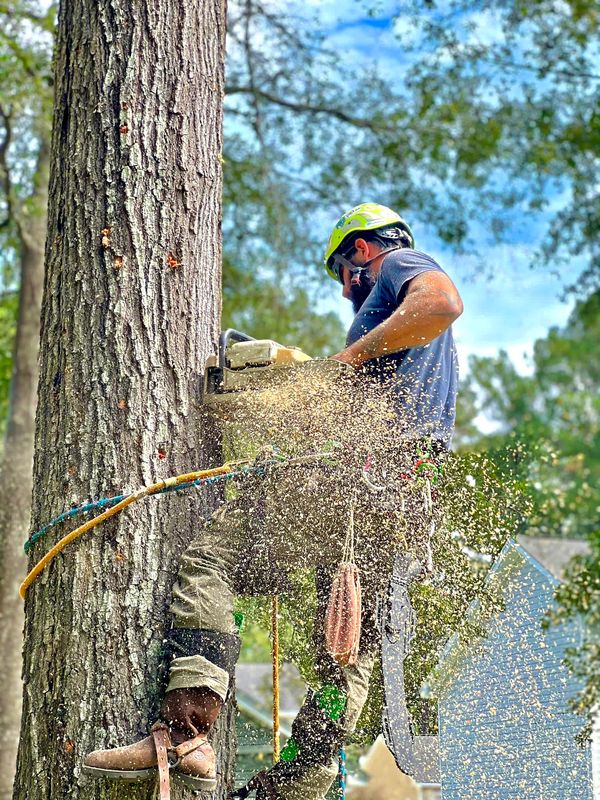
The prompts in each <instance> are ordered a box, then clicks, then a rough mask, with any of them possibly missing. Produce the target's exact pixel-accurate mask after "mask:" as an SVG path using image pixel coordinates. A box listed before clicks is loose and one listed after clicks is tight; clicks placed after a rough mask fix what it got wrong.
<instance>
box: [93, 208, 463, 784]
mask: <svg viewBox="0 0 600 800" xmlns="http://www.w3.org/2000/svg"><path fill="white" fill-rule="evenodd" d="M413 247H414V241H413V236H412V233H411V231H410V228H409V227H408V225H407V224H406V223H405V222H404V221H403V220H402V218H401V217H400V216H399V215H398V214H396V213H395V212H393V211H392V210H390V209H389V208H386V207H385V206H381V205H378V204H375V203H364V204H362V205H360V206H357V207H356V208H353V209H351V210H350V211H349V212H347V213H346V214H344V216H343V217H342V218H341V219H340V220H339V221H338V223H337V225H336V226H335V228H334V230H333V232H332V234H331V237H330V239H329V243H328V246H327V250H326V253H325V268H326V270H327V272H328V274H329V275H330V276H331V277H333V278H335V279H336V280H339V281H340V282H341V283H342V285H343V296H344V297H345V298H347V299H350V300H351V301H352V304H353V307H354V311H355V313H356V316H355V318H354V321H353V323H352V325H351V327H350V330H349V333H348V338H347V347H346V348H345V349H344V350H343V351H341V352H340V353H337V354H336V355H334V356H332V358H333V359H336V360H338V361H343V362H345V363H347V364H350V365H352V366H353V367H355V368H356V369H357V376H360V379H362V377H365V378H367V377H368V378H370V379H372V380H375V381H380V382H381V383H382V385H384V386H385V387H386V388H387V389H391V390H392V394H393V398H394V399H393V402H394V410H395V420H396V422H395V423H394V424H395V426H396V427H397V428H398V429H401V430H402V433H403V437H404V440H405V443H406V446H405V447H404V448H403V452H402V453H400V454H398V453H395V454H394V457H395V459H396V464H395V469H396V471H397V472H398V473H400V472H402V471H403V470H406V468H407V466H408V467H409V468H410V466H411V465H412V463H414V457H415V453H416V452H417V450H418V447H419V446H420V445H421V444H422V443H423V442H427V444H428V446H429V447H430V449H431V448H432V447H433V449H434V450H436V451H442V450H443V449H445V448H447V447H448V445H449V442H450V438H451V435H452V430H453V426H454V417H455V401H456V390H457V363H456V355H455V351H454V344H453V339H452V333H451V328H450V325H451V323H452V322H453V321H454V320H455V319H456V318H457V317H458V316H459V315H460V314H461V313H462V302H461V299H460V297H459V294H458V292H457V290H456V288H455V286H454V284H453V283H452V281H451V280H450V278H449V277H448V276H447V275H446V274H445V273H444V272H443V271H442V269H441V268H440V266H439V265H438V264H437V263H436V262H435V261H434V260H433V259H432V258H431V257H430V256H428V255H426V254H425V253H421V252H418V251H416V250H414V249H413ZM361 457H362V456H361ZM384 457H385V456H384ZM296 469H297V474H296V475H295V476H292V478H291V479H290V481H291V483H290V482H288V484H286V483H285V482H283V483H282V481H281V480H280V479H278V478H277V477H273V479H272V480H270V479H269V476H267V479H266V480H265V479H264V478H261V479H258V478H257V479H251V481H256V482H255V483H254V484H251V485H250V487H249V488H248V487H247V486H246V487H245V490H244V491H242V492H240V494H239V496H238V497H237V498H236V499H235V500H233V501H231V502H229V503H227V504H226V505H225V506H223V507H222V508H221V509H219V511H217V513H216V514H215V515H213V517H212V519H211V520H210V521H209V522H208V523H207V525H206V526H205V528H204V529H203V530H202V531H201V532H200V534H199V536H198V537H197V538H196V539H195V540H194V541H193V542H192V544H191V545H190V547H189V548H188V550H187V551H186V553H185V554H184V556H183V557H182V560H181V565H180V569H179V576H178V580H177V583H176V584H175V586H174V589H173V600H172V605H171V612H172V615H173V627H172V628H171V630H170V631H169V632H168V640H167V650H168V655H169V656H170V659H171V660H170V666H169V683H168V686H167V691H166V693H165V696H164V700H163V703H162V705H161V708H160V720H159V722H157V723H155V725H154V726H153V728H152V732H151V735H150V736H148V737H147V738H146V739H144V740H142V741H140V742H137V743H135V744H133V745H129V746H126V747H121V748H114V749H110V750H99V751H95V752H93V753H90V754H89V755H88V756H87V757H86V759H85V760H84V767H83V771H84V773H87V774H90V775H94V776H99V777H108V778H117V779H125V780H140V779H143V778H145V777H151V776H153V775H156V770H157V766H158V768H159V776H160V778H161V781H160V787H161V800H163V799H164V798H168V797H169V788H168V773H169V768H168V765H167V764H168V761H170V763H171V773H172V774H173V776H174V777H175V778H177V779H179V780H181V781H182V782H184V783H186V784H187V785H188V786H190V787H192V788H194V789H196V790H205V791H206V790H211V789H214V788H215V786H216V776H215V756H214V752H213V750H212V747H211V745H210V744H209V743H208V740H207V738H206V737H207V733H208V731H209V729H210V728H211V726H212V724H213V722H214V721H215V720H216V718H217V716H218V714H219V712H220V710H221V708H222V706H223V703H224V701H225V700H226V698H227V694H228V691H229V686H230V682H231V676H232V675H233V672H234V668H235V663H236V661H237V658H238V655H239V650H240V640H239V636H238V631H237V628H236V624H235V619H234V614H233V610H234V609H233V603H234V598H235V595H236V594H243V593H251V594H263V593H264V594H271V593H276V592H280V591H282V590H284V589H285V585H286V580H287V573H286V568H287V569H288V570H289V568H290V565H294V567H303V566H308V567H316V582H317V599H318V606H317V613H316V619H315V668H316V671H317V673H318V675H319V678H320V679H321V680H322V682H323V687H322V689H321V691H319V692H317V693H314V692H309V694H308V696H307V698H306V700H305V703H304V705H303V706H302V708H301V709H300V711H299V713H298V716H297V718H296V720H295V721H294V724H293V727H292V737H293V738H292V739H291V740H290V741H289V742H288V745H287V746H286V748H284V751H283V752H282V758H281V760H280V762H279V763H278V764H276V765H275V766H273V767H272V768H271V769H270V770H268V771H267V772H265V773H261V776H260V780H258V781H257V798H259V800H269V798H274V800H280V799H281V798H283V800H322V799H323V798H324V796H325V794H326V792H327V790H328V788H329V786H330V785H331V783H332V781H333V779H334V778H335V775H336V765H335V762H334V756H335V753H336V752H337V750H338V749H339V747H340V745H341V744H342V743H343V741H344V740H345V738H346V737H347V736H348V734H349V733H351V732H352V731H353V730H354V727H355V725H356V722H357V720H358V717H359V715H360V712H361V710H362V707H363V704H364V702H365V700H366V697H367V690H368V684H369V677H370V674H371V671H372V667H373V662H374V654H375V650H376V648H377V646H378V642H379V624H378V614H377V601H378V598H380V597H381V596H382V594H384V593H385V591H386V588H387V585H388V582H389V578H390V574H391V570H392V568H393V563H394V557H395V555H396V553H397V552H398V549H399V548H400V547H401V546H402V543H403V542H404V544H406V540H407V530H408V528H410V529H411V530H412V529H413V528H416V527H419V525H420V523H421V520H420V512H419V510H415V511H414V513H413V514H412V518H411V524H410V525H407V523H406V519H405V517H406V514H405V513H404V509H405V506H404V499H403V498H400V497H399V496H396V495H394V496H391V497H388V498H387V500H386V503H385V504H384V505H383V506H382V507H378V506H377V503H375V502H374V501H373V498H372V497H362V496H360V494H357V492H356V490H355V487H354V486H351V485H350V483H351V478H350V475H351V474H354V473H353V469H354V466H351V467H350V468H349V472H348V476H349V477H348V479H347V480H345V478H344V474H343V473H342V474H341V473H340V471H339V469H338V470H332V469H328V468H327V467H326V466H320V467H319V468H318V469H313V468H312V467H306V466H304V467H300V466H299V467H297V468H296ZM290 485H292V486H296V487H298V486H299V487H302V491H301V492H294V491H292V492H290V491H289V486H290ZM324 501H325V502H324ZM349 507H351V508H352V513H351V514H350V519H351V520H352V523H351V524H352V525H353V524H354V523H353V521H354V519H355V518H356V520H357V528H358V527H360V532H361V536H360V540H359V542H358V545H357V553H356V563H357V566H358V568H359V572H360V576H361V581H362V582H363V605H362V619H361V623H362V632H361V639H360V648H359V652H358V656H357V658H356V661H355V663H352V664H351V665H346V666H340V664H339V663H336V661H335V660H334V659H333V658H332V657H331V655H330V654H329V653H328V652H327V650H326V648H325V646H324V641H323V640H324V636H323V628H324V623H325V615H326V609H327V602H328V597H329V594H330V590H331V586H332V581H333V576H334V573H335V568H336V565H337V564H338V562H339V553H340V550H341V548H342V546H343V544H344V541H345V540H346V538H347V528H348V523H347V521H348V518H349V517H348V508H349ZM400 507H401V508H402V509H403V510H402V513H401V512H400V511H399V510H398V509H400ZM390 509H392V510H390ZM300 518H301V519H302V520H303V524H302V526H301V533H299V525H298V520H299V519H300ZM308 530H310V536H307V535H306V531H308Z"/></svg>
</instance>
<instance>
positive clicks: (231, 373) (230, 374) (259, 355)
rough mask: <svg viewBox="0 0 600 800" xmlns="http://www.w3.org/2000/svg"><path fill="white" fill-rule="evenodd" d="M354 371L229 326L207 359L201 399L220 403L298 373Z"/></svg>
mask: <svg viewBox="0 0 600 800" xmlns="http://www.w3.org/2000/svg"><path fill="white" fill-rule="evenodd" d="M353 372H354V370H353V369H352V367H350V366H349V365H348V364H343V363H342V362H341V361H332V360H331V359H323V358H319V359H313V358H311V357H310V356H309V355H307V354H306V353H305V352H304V351H303V350H301V349H300V348H299V347H290V346H287V345H281V344H278V343H277V342H274V341H273V340H272V339H254V338H253V337H252V336H248V334H246V333H242V332H241V331H237V330H235V329H234V328H228V329H227V330H226V331H223V332H222V333H221V335H220V337H219V349H218V352H217V355H212V356H210V357H209V359H208V360H207V362H206V369H205V371H204V390H203V402H204V403H205V404H207V405H216V406H219V405H222V404H223V403H224V402H227V401H229V400H232V399H233V398H234V396H235V395H236V394H239V393H240V392H243V391H246V390H248V389H262V388H264V387H266V386H273V385H276V384H278V383H285V382H286V381H289V380H290V379H291V378H293V377H295V376H299V375H300V374H305V373H314V374H316V373H318V374H321V375H327V376H329V377H331V378H335V377H337V376H338V375H342V374H347V375H350V374H352V373H353Z"/></svg>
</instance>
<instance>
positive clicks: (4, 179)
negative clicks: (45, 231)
mask: <svg viewBox="0 0 600 800" xmlns="http://www.w3.org/2000/svg"><path fill="white" fill-rule="evenodd" d="M0 117H1V118H2V123H3V125H4V139H3V140H2V142H0V187H2V190H3V192H4V195H5V197H6V210H7V212H8V219H12V220H14V221H15V222H16V224H17V227H19V221H18V219H17V217H16V215H15V209H14V202H13V200H14V198H13V186H12V180H11V176H10V167H9V165H8V149H9V147H10V145H11V142H12V138H13V127H12V114H11V111H10V110H7V109H5V108H4V106H2V105H0Z"/></svg>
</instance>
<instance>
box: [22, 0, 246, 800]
mask: <svg viewBox="0 0 600 800" xmlns="http://www.w3.org/2000/svg"><path fill="white" fill-rule="evenodd" d="M224 6H225V3H224V0H205V2H200V0H191V2H188V3H180V2H178V0H154V2H152V3H145V2H140V0H134V2H131V0H63V2H62V5H61V8H60V13H59V25H58V34H57V47H56V57H55V87H56V96H55V118H54V127H53V135H52V148H51V174H50V190H49V203H48V237H47V244H46V276H45V285H44V299H43V306H42V334H41V351H40V383H39V392H38V411H37V420H36V441H35V463H34V492H33V507H32V528H33V529H37V528H38V527H40V526H41V525H42V524H43V523H44V522H45V521H47V520H49V519H50V518H52V517H54V516H55V515H56V514H57V513H59V512H60V511H61V510H63V509H64V508H65V507H68V506H69V505H70V504H72V503H79V502H81V501H82V500H84V499H85V498H97V497H105V496H108V495H112V494H116V493H120V492H121V491H123V490H127V489H135V488H136V487H138V486H140V485H142V484H146V483H149V482H151V481H154V480H156V479H158V478H161V477H167V476H169V475H173V474H176V473H180V472H183V471H187V470H189V469H190V468H194V467H198V466H200V465H205V464H209V463H215V462H216V461H217V459H218V452H217V448H216V446H215V445H214V443H213V442H214V436H213V435H212V432H211V430H210V429H209V428H208V426H207V424H206V423H204V422H203V421H202V419H201V416H200V413H199V408H198V396H199V388H200V376H201V372H202V368H203V364H204V361H205V359H206V357H207V356H208V355H209V354H210V353H211V352H212V351H213V349H214V344H215V340H216V337H217V333H218V328H219V306H220V263H221V247H220V199H221V145H222V95H223V62H224V38H225V7H224ZM213 500H214V498H212V497H210V496H207V495H206V494H205V493H196V494H190V493H186V494H171V495H168V496H165V497H161V498H151V499H148V500H146V501H142V502H140V503H138V504H136V505H135V506H133V507H132V509H131V510H128V511H126V512H124V513H123V514H122V515H120V516H119V517H117V518H116V521H114V522H113V521H111V522H109V523H107V524H106V525H104V526H103V527H100V528H99V529H97V530H96V531H94V532H92V533H90V534H87V535H86V536H85V537H84V538H83V539H81V540H79V541H77V542H76V543H74V544H72V545H71V546H70V547H69V548H68V550H67V551H65V552H64V553H63V554H61V555H60V556H59V557H58V558H57V559H56V561H55V562H54V563H53V564H52V565H51V567H50V568H49V569H47V570H46V571H45V572H44V574H43V575H42V576H41V577H40V578H39V579H38V580H37V582H36V583H35V584H34V585H33V586H32V587H31V589H30V590H29V593H28V597H27V601H26V609H25V610H26V624H25V652H24V698H23V712H24V713H23V721H22V730H21V742H20V748H19V757H18V764H17V778H16V782H15V790H14V797H15V798H19V800H25V798H27V799H28V800H38V799H39V800H41V798H44V799H45V800H50V798H52V800H58V798H83V799H84V800H88V798H117V797H118V798H120V800H125V799H127V800H128V799H129V798H146V797H150V796H151V794H152V792H153V786H152V783H146V784H144V785H141V786H137V787H135V786H134V787H128V786H126V785H123V784H110V783H105V782H103V781H92V782H89V783H87V784H85V783H84V782H83V781H82V780H81V778H80V775H79V765H80V763H81V759H82V756H83V755H84V754H85V753H86V752H87V751H89V750H91V749H93V748H96V747H99V746H111V745H117V744H123V743H125V742H129V741H131V740H132V739H133V738H135V737H137V736H141V735H143V734H144V733H145V731H146V729H147V726H148V723H149V722H151V721H152V718H153V714H154V713H156V706H157V703H158V699H159V697H158V692H157V684H156V671H157V665H158V663H159V661H160V650H161V641H162V638H163V633H164V625H165V619H166V605H167V603H168V600H169V595H170V588H171V584H172V581H173V578H174V574H175V572H176V568H177V560H178V557H179V555H180V553H181V551H182V549H183V548H184V547H185V544H186V543H187V541H188V540H189V539H190V538H191V537H192V535H193V533H194V528H195V527H196V525H197V524H198V519H199V518H200V517H201V516H203V515H204V514H206V513H207V512H208V510H209V508H210V506H211V505H212V501H213ZM64 532H65V530H64V529H63V528H58V529H56V530H54V531H52V532H51V533H50V534H49V535H48V536H47V537H46V538H45V539H43V540H41V541H40V542H38V544H37V545H36V546H35V548H34V552H33V554H32V557H31V560H30V564H33V562H34V561H36V560H37V559H38V558H39V557H40V555H41V554H42V553H43V552H45V551H46V550H47V549H48V547H49V545H50V543H51V542H54V541H55V540H56V539H57V538H58V537H59V536H60V535H61V534H64ZM231 724H232V709H231V707H229V708H228V709H227V713H225V714H222V715H221V718H220V723H219V729H218V730H217V736H216V738H217V749H218V751H219V752H220V754H221V763H220V772H221V780H220V783H219V788H218V790H217V792H216V794H215V797H217V798H223V797H225V791H226V786H225V784H226V783H227V781H228V780H229V779H230V778H231V771H232V751H233V746H232V742H231V739H230V738H229V736H228V733H229V730H230V729H231ZM179 791H180V790H176V791H174V793H173V796H174V797H176V796H182V795H181V794H179V795H178V794H177V792H179Z"/></svg>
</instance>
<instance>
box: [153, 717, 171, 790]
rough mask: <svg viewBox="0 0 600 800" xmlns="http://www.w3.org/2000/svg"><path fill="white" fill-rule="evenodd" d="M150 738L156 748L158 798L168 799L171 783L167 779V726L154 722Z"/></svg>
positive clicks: (168, 744) (169, 739) (169, 741)
mask: <svg viewBox="0 0 600 800" xmlns="http://www.w3.org/2000/svg"><path fill="white" fill-rule="evenodd" d="M152 739H153V740H154V747H155V748H156V760H157V763H158V783H159V788H160V800H170V798H171V784H170V779H169V755H168V751H169V749H170V747H171V737H170V736H169V729H168V727H167V726H166V725H165V724H164V723H162V722H156V723H155V724H154V725H153V726H152Z"/></svg>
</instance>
